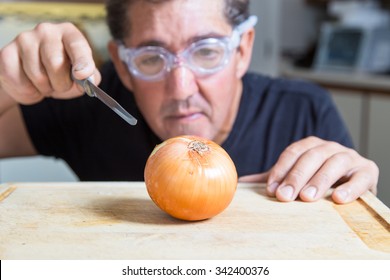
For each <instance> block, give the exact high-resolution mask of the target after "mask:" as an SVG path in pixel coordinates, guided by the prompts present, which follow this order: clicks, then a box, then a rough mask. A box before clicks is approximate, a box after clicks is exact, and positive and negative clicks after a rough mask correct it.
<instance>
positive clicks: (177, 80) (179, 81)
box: [167, 65, 196, 100]
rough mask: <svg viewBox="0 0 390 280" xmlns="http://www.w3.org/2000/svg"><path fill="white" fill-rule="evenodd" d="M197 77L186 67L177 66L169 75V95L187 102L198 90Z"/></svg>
mask: <svg viewBox="0 0 390 280" xmlns="http://www.w3.org/2000/svg"><path fill="white" fill-rule="evenodd" d="M195 78H196V77H195V75H194V73H193V72H192V70H191V69H189V68H188V67H186V66H185V65H177V66H176V67H174V68H173V69H172V70H171V71H170V72H169V73H168V83H167V87H168V93H169V94H171V95H173V97H174V98H175V99H178V100H186V99H187V98H188V97H190V96H191V95H192V94H194V92H195V90H196V82H195Z"/></svg>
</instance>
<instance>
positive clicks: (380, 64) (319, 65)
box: [313, 23, 390, 73]
mask: <svg viewBox="0 0 390 280" xmlns="http://www.w3.org/2000/svg"><path fill="white" fill-rule="evenodd" d="M313 65H314V69H315V70H335V71H337V70H341V71H350V72H368V73H385V72H389V71H390V26H358V25H343V24H337V23H324V24H323V25H322V27H321V33H320V39H319V43H318V47H317V52H316V56H315V59H314V64H313Z"/></svg>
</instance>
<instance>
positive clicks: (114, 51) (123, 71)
mask: <svg viewBox="0 0 390 280" xmlns="http://www.w3.org/2000/svg"><path fill="white" fill-rule="evenodd" d="M107 48H108V52H109V53H110V56H111V60H112V62H113V63H114V66H115V69H116V72H117V73H118V75H119V78H120V79H121V81H122V83H123V85H125V87H126V88H127V89H129V90H130V91H132V90H133V84H132V77H131V75H130V73H129V70H128V69H127V66H126V64H125V63H123V61H122V60H121V59H120V58H119V51H118V44H117V43H116V42H115V41H113V40H110V41H109V42H108V45H107Z"/></svg>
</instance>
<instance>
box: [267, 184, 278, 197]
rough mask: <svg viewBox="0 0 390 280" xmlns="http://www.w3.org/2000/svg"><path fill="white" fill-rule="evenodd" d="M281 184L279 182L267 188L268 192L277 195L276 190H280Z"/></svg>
mask: <svg viewBox="0 0 390 280" xmlns="http://www.w3.org/2000/svg"><path fill="white" fill-rule="evenodd" d="M278 186H279V184H278V183H277V182H274V183H272V184H270V185H268V186H267V190H268V192H269V193H272V194H273V193H275V191H276V189H277V188H278Z"/></svg>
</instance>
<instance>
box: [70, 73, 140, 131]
mask: <svg viewBox="0 0 390 280" xmlns="http://www.w3.org/2000/svg"><path fill="white" fill-rule="evenodd" d="M72 78H73V80H74V81H75V82H76V83H77V84H79V85H81V86H82V87H83V88H84V90H85V93H86V94H87V95H89V96H90V97H97V98H98V99H99V100H100V101H102V102H103V103H104V104H106V105H107V106H108V107H109V108H110V109H111V110H113V111H114V112H115V113H117V114H118V115H119V116H120V117H121V118H122V119H124V120H125V121H126V122H127V123H129V124H130V125H136V124H137V119H136V118H134V117H133V116H132V115H131V114H130V113H129V112H127V111H126V110H125V109H124V108H123V107H122V106H121V105H120V104H119V103H118V102H116V101H115V99H113V98H112V97H111V96H109V95H108V94H107V93H105V92H104V91H103V90H102V89H100V88H99V87H97V86H95V85H94V84H93V83H92V81H91V79H90V78H87V79H84V80H78V79H76V78H74V77H73V76H72Z"/></svg>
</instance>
